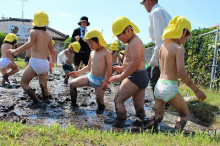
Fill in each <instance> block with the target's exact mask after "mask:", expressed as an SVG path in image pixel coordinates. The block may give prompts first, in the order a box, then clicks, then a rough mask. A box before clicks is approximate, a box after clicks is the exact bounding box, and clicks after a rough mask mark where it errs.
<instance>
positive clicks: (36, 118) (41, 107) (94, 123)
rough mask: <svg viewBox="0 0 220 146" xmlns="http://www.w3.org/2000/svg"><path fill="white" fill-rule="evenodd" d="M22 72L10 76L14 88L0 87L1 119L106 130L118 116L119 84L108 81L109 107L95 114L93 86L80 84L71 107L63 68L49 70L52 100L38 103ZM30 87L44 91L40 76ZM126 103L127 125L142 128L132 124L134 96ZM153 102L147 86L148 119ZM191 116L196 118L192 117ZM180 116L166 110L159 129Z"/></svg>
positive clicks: (171, 124)
mask: <svg viewBox="0 0 220 146" xmlns="http://www.w3.org/2000/svg"><path fill="white" fill-rule="evenodd" d="M22 73H23V71H20V72H19V73H17V74H16V75H14V76H12V77H10V78H9V79H10V80H11V81H12V85H14V86H12V87H13V88H10V87H5V86H4V87H3V86H1V87H0V120H9V121H17V122H18V121H20V120H21V119H24V120H23V123H28V124H34V125H36V124H37V125H38V124H43V125H52V124H54V123H59V124H60V125H63V126H67V125H68V124H69V123H71V124H72V125H75V126H76V127H78V128H81V127H83V126H84V127H89V128H98V129H103V130H110V129H111V126H112V123H111V120H113V119H114V118H115V117H116V114H115V109H114V106H115V105H114V96H115V94H116V92H117V90H118V87H119V84H113V83H110V84H109V88H108V89H107V90H106V91H105V105H106V110H105V112H104V113H103V114H96V108H97V104H96V98H95V93H94V92H95V91H94V89H93V88H90V87H81V88H78V89H77V90H78V98H77V100H78V105H79V108H72V106H71V101H70V96H69V95H68V94H69V87H68V86H67V85H64V84H63V81H64V78H63V75H64V73H63V71H62V69H60V68H55V69H54V70H53V74H52V75H51V74H50V75H49V77H48V88H49V92H50V94H51V96H52V97H51V99H50V102H48V101H42V102H40V103H37V104H33V103H32V101H31V100H30V98H29V97H28V96H27V95H26V94H25V93H24V92H23V90H22V88H21V87H19V86H18V85H19V81H20V79H21V75H22ZM70 80H71V79H70ZM70 80H69V81H70ZM16 85H17V86H16ZM31 87H32V88H34V89H35V90H36V91H35V93H37V94H41V91H40V88H39V85H38V80H37V78H34V79H33V80H32V81H31ZM125 105H126V109H127V115H128V119H127V121H126V123H125V125H126V126H125V128H124V129H134V130H135V129H137V128H143V127H135V126H132V122H134V121H135V120H136V117H135V110H134V107H133V103H132V99H129V100H127V101H126V102H125ZM153 106H154V100H153V95H152V91H151V89H150V88H146V95H145V106H144V108H145V112H146V119H147V118H149V119H150V118H152V116H153V115H154V112H153ZM191 118H192V119H193V117H191ZM106 119H107V120H106ZM177 119H178V117H177V114H176V113H175V112H174V113H172V112H166V114H165V117H164V119H163V122H162V123H161V124H160V129H161V130H164V131H169V130H173V128H172V127H174V125H175V121H176V120H177ZM106 121H108V122H106ZM109 121H110V122H109ZM185 129H200V130H206V129H207V128H206V127H203V126H200V125H198V124H196V123H194V122H190V121H189V122H188V123H187V126H186V128H185Z"/></svg>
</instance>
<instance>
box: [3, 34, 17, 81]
mask: <svg viewBox="0 0 220 146" xmlns="http://www.w3.org/2000/svg"><path fill="white" fill-rule="evenodd" d="M17 40H18V38H17V36H16V35H15V34H13V33H9V34H8V35H7V36H6V37H5V39H4V40H3V44H2V46H1V59H0V69H1V73H2V75H3V78H2V81H1V84H5V81H6V82H8V83H9V84H10V82H9V79H8V77H9V76H11V75H13V74H15V73H16V72H18V71H19V68H18V66H17V65H16V64H15V62H14V60H13V57H12V55H10V54H8V53H7V50H9V49H12V47H13V45H14V44H16V43H17ZM8 68H10V69H11V71H10V72H7V69H8Z"/></svg>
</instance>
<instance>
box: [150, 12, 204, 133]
mask: <svg viewBox="0 0 220 146" xmlns="http://www.w3.org/2000/svg"><path fill="white" fill-rule="evenodd" d="M190 32H191V24H190V22H189V21H188V20H187V19H186V18H184V17H183V16H176V17H174V18H173V19H171V20H170V22H169V25H168V26H167V27H166V29H165V30H164V32H163V35H162V39H163V40H164V39H167V40H166V41H165V42H164V43H163V44H162V46H161V48H160V52H159V64H160V71H161V74H160V78H159V80H158V82H157V84H156V86H155V92H154V95H155V117H154V118H153V119H152V120H151V121H150V123H149V125H148V126H147V128H151V127H154V129H155V130H157V129H156V128H157V125H158V123H160V122H161V121H162V119H163V115H164V108H165V104H166V103H167V102H169V103H171V105H172V106H173V108H174V109H176V110H177V112H178V113H179V115H180V117H179V119H178V121H177V122H176V125H175V129H177V130H180V131H181V130H183V128H184V127H185V125H186V122H187V120H188V118H189V114H190V112H189V109H188V107H187V104H186V102H185V101H184V99H183V97H182V95H181V94H180V93H179V91H178V82H177V80H178V77H180V78H181V79H182V81H183V82H184V83H185V84H186V85H187V86H188V87H190V88H191V89H192V90H193V92H194V93H195V95H196V97H197V98H198V100H199V102H201V101H203V100H204V99H205V98H206V95H205V94H204V93H203V92H202V91H201V90H200V89H199V88H198V87H197V86H196V85H195V84H194V83H193V82H192V80H191V79H190V78H189V76H188V75H187V73H186V71H185V67H184V48H183V47H182V46H181V44H183V43H185V42H186V40H187V39H188V38H190V37H191V34H190Z"/></svg>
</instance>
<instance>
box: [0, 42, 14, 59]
mask: <svg viewBox="0 0 220 146" xmlns="http://www.w3.org/2000/svg"><path fill="white" fill-rule="evenodd" d="M8 49H12V45H11V44H8V43H4V44H2V46H1V57H2V58H8V57H9V55H8V54H7V50H8ZM10 56H11V55H10Z"/></svg>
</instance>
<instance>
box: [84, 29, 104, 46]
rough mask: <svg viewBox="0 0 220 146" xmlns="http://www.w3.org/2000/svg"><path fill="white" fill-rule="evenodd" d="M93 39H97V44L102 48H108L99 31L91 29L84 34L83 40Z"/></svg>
mask: <svg viewBox="0 0 220 146" xmlns="http://www.w3.org/2000/svg"><path fill="white" fill-rule="evenodd" d="M94 37H97V38H98V40H99V44H100V45H101V46H103V47H104V48H106V49H107V48H108V44H107V43H106V41H105V40H104V38H103V36H102V34H101V32H100V31H98V30H96V29H92V30H89V31H88V32H87V33H86V34H85V37H84V40H89V39H91V38H94Z"/></svg>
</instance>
